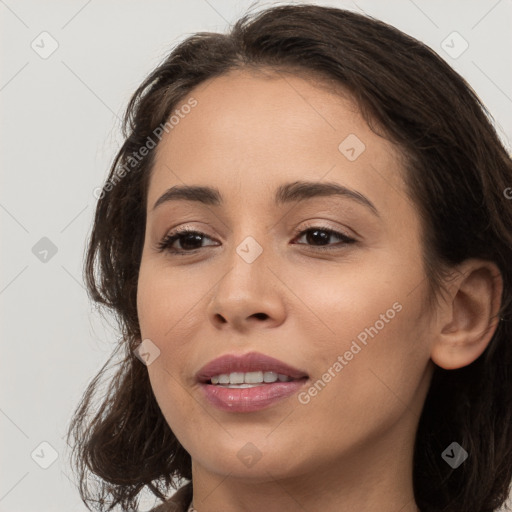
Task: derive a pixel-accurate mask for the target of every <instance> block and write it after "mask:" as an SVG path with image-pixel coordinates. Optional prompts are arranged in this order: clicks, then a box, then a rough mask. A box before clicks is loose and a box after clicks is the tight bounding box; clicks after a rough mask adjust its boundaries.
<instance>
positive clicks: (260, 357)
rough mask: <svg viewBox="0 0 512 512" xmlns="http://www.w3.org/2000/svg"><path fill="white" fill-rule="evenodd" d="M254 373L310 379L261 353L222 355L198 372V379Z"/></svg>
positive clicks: (301, 372)
mask: <svg viewBox="0 0 512 512" xmlns="http://www.w3.org/2000/svg"><path fill="white" fill-rule="evenodd" d="M254 371H263V372H276V373H281V374H283V375H288V376H289V377H291V378H293V379H301V378H303V377H308V374H307V373H305V372H303V371H302V370H299V369H298V368H294V367H293V366H290V365H288V364H286V363H284V362H283V361H280V360H279V359H275V358H273V357H270V356H267V355H265V354H261V353H259V352H249V353H247V354H241V355H240V354H225V355H222V356H220V357H217V358H216V359H213V360H212V361H210V362H209V363H207V364H206V365H204V366H203V367H202V368H201V369H200V370H199V371H198V372H197V374H196V377H197V380H198V381H199V382H208V381H209V380H210V379H211V378H212V377H214V376H215V375H221V374H223V373H224V374H225V373H227V374H229V373H232V372H254Z"/></svg>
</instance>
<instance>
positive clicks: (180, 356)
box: [137, 71, 432, 481]
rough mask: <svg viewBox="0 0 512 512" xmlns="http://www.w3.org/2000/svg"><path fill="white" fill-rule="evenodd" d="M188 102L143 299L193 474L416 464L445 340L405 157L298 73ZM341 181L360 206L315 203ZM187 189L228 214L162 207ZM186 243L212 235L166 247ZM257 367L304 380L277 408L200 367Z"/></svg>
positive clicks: (167, 401)
mask: <svg viewBox="0 0 512 512" xmlns="http://www.w3.org/2000/svg"><path fill="white" fill-rule="evenodd" d="M191 98H193V100H192V99H191ZM195 102H197V103H195ZM187 103H188V104H189V105H192V104H193V105H194V106H193V107H192V108H187V107H185V108H182V106H183V105H185V104H187ZM180 105H181V107H180ZM180 105H178V107H177V110H178V111H179V113H178V114H179V115H177V117H176V118H175V119H174V123H173V128H172V129H171V130H169V133H167V134H165V135H164V137H163V138H162V141H161V143H160V144H159V146H158V147H157V149H156V151H157V154H156V162H155V166H154V168H153V172H152V177H151V180H150V186H149V191H148V207H147V225H146V235H145V242H144V250H143V255H142V262H141V267H140V275H139V282H138V297H137V302H138V313H139V321H140V326H141V332H142V339H143V340H144V339H149V340H151V343H152V344H153V345H154V346H156V347H158V350H159V351H160V353H159V355H158V357H156V358H155V359H154V361H153V360H152V361H151V363H150V364H149V365H148V372H149V377H150V380H151V385H152V387H153V390H154V393H155V396H156V399H157V401H158V404H159V405H160V408H161V410H162V413H163V414H164V416H165V418H166V420H167V422H168V424H169V426H170V428H171V429H172V431H173V432H174V433H175V435H176V436H177V438H178V440H179V441H180V442H181V444H182V445H183V446H184V448H185V449H186V450H187V451H188V452H189V453H190V455H191V456H192V460H193V464H194V471H196V472H203V473H205V474H206V473H208V474H217V475H227V474H230V476H231V477H232V478H234V477H239V478H250V479H252V480H251V481H256V480H257V479H261V480H262V481H263V480H264V479H268V477H269V475H272V477H273V478H278V477H285V476H286V477H293V476H300V475H307V474H310V473H312V472H315V473H317V474H318V473H319V472H321V471H322V470H323V469H325V470H326V471H327V470H328V471H329V472H330V474H332V472H333V469H334V468H337V469H338V472H337V475H338V476H339V475H340V472H342V471H346V472H347V473H346V477H347V478H355V475H356V474H358V471H365V473H366V474H369V473H371V472H375V473H378V472H382V471H383V470H384V471H387V472H390V471H391V472H393V471H395V468H396V467H398V466H396V465H394V464H396V460H397V457H399V458H400V457H401V458H402V459H406V460H407V461H408V462H412V461H410V459H411V458H412V455H411V454H412V446H413V442H414V437H415V429H416V426H417V422H418V416H419V413H420V411H421V408H422V405H423V402H424V398H425V396H426V393H427V390H428V386H429V383H430V377H431V370H432V366H431V365H432V363H431V362H430V346H431V339H429V330H428V322H429V317H428V314H427V311H426V310H425V307H424V303H425V298H426V293H427V280H426V278H425V274H424V270H423V266H422V258H421V239H420V224H419V218H418V215H417V210H416V207H415V205H414V204H413V203H412V202H411V201H410V200H409V199H408V197H407V194H406V191H405V185H404V183H403V180H402V177H401V176H402V173H403V169H402V167H401V164H400V162H399V157H398V154H397V152H396V149H395V148H394V147H393V146H392V145H391V144H390V143H389V142H387V141H386V140H384V139H383V138H381V137H379V136H378V135H376V134H375V133H373V132H372V131H371V130H370V129H369V127H368V126H367V125H366V123H365V122H364V120H363V119H362V117H361V115H360V114H359V112H358V111H357V109H356V108H355V107H354V105H353V104H351V103H350V102H349V101H348V100H347V99H344V98H343V97H341V96H340V95H338V94H335V93H334V92H329V91H328V90H327V89H326V88H325V87H318V86H316V85H315V83H314V82H312V81H310V80H305V79H303V78H300V77H298V76H293V75H290V74H286V75H282V76H278V75H275V74H274V75H272V76H268V77H265V76H263V75H261V74H259V75H256V74H252V73H249V72H247V71H236V72H232V73H230V74H228V75H224V76H222V77H218V78H215V79H212V80H210V81H208V82H205V83H203V84H201V85H200V86H199V87H198V88H196V89H195V90H194V91H193V93H192V94H191V95H190V96H189V97H187V98H186V99H185V100H184V101H183V102H182V103H181V104H180ZM176 119H179V122H176ZM297 182H305V183H306V184H307V185H305V186H304V187H301V188H297V189H296V188H294V187H293V186H292V184H294V183H295V184H296V183H297ZM327 183H329V184H335V185H338V186H339V187H345V188H346V189H348V190H349V191H351V192H346V193H340V194H332V193H331V194H328V193H327V192H328V191H327V192H325V191H324V192H323V193H320V192H321V189H320V188H319V187H317V189H315V188H314V187H315V186H318V185H325V184H327ZM184 186H202V187H210V188H213V189H215V190H216V191H218V194H219V196H220V200H219V201H218V202H214V201H210V202H206V203H205V202H203V201H200V200H199V199H200V198H201V197H202V196H200V195H196V196H195V200H193V199H191V198H188V199H187V198H185V197H183V196H182V197H181V198H176V197H175V198H174V199H170V198H168V200H167V201H163V200H162V201H160V204H159V205H158V206H157V207H154V205H155V203H156V202H157V201H158V199H159V198H161V196H162V195H163V194H164V193H165V192H166V191H168V190H169V189H171V188H172V187H184ZM308 187H312V188H311V189H309V188H308ZM278 190H279V191H280V192H281V194H280V199H281V201H277V202H276V200H275V197H276V193H277V191H278ZM307 190H309V193H305V191H307ZM286 192H288V193H286ZM293 192H297V193H295V194H294V193H293ZM203 199H204V198H203ZM370 205H373V206H370ZM177 228H179V229H183V228H187V229H189V230H193V231H196V232H200V233H201V234H203V235H196V236H195V237H194V236H192V237H188V238H187V237H186V236H182V237H181V238H179V239H177V240H174V242H172V241H171V243H170V244H168V246H167V248H166V249H164V250H159V249H158V244H159V243H161V242H162V240H163V239H164V238H165V237H166V235H169V234H170V235H172V234H174V233H175V230H176V229H177ZM315 228H316V229H315ZM306 229H308V230H309V231H305V230H306ZM326 229H327V230H332V231H334V232H337V233H340V234H341V235H342V236H341V238H340V236H339V235H337V234H332V233H329V231H327V232H326V231H325V230H326ZM304 232H305V233H304ZM301 233H302V234H301ZM345 237H348V239H351V240H352V241H351V242H349V241H347V238H345ZM173 249H175V250H177V251H180V250H181V251H186V250H188V251H189V253H188V254H187V253H183V254H178V253H174V252H172V250H173ZM192 249H194V250H192ZM146 343H147V342H146ZM155 350H156V349H155ZM249 352H259V353H262V354H265V355H267V356H270V357H272V358H275V359H278V360H280V361H282V362H284V363H286V364H288V365H290V366H292V367H295V368H298V369H300V370H301V371H302V372H304V373H305V374H307V379H303V380H302V381H300V382H299V383H298V384H297V383H294V384H293V385H294V386H295V387H293V388H290V389H292V390H293V392H291V394H289V395H288V396H284V397H281V398H280V399H276V400H274V401H271V402H269V403H267V404H266V405H265V404H263V405H262V404H260V405H259V406H258V405H255V403H256V402H255V401H254V400H252V401H251V400H249V402H243V401H242V405H240V402H237V404H238V405H235V406H234V408H233V407H230V406H229V405H226V404H225V405H224V407H222V406H220V405H215V404H214V403H212V402H211V401H210V400H208V399H207V398H206V393H205V389H206V387H207V386H213V385H212V384H204V383H200V382H198V380H197V378H196V374H197V373H198V372H199V370H200V369H201V368H202V367H203V366H204V365H205V364H207V363H208V362H210V361H211V360H213V359H215V358H217V357H219V356H221V355H226V354H230V355H243V354H246V353H249ZM155 353H158V351H156V352H155ZM263 370H265V369H264V368H262V371H263ZM261 386H273V385H272V384H260V387H261ZM274 386H275V385H274ZM210 389H211V388H210ZM252 389H254V388H252ZM266 389H270V388H266ZM216 390H217V391H218V390H219V388H218V387H217V388H216ZM221 391H222V392H223V393H224V395H226V394H229V393H232V397H235V398H236V397H240V396H242V395H243V393H244V392H245V391H244V390H240V389H230V388H223V389H221ZM251 393H254V392H251ZM227 400H228V402H229V397H228V398H227ZM245 403H249V404H250V405H248V406H247V408H245V409H244V408H243V404H245ZM396 471H398V470H396ZM359 476H360V474H359Z"/></svg>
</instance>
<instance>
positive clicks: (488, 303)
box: [431, 259, 503, 370]
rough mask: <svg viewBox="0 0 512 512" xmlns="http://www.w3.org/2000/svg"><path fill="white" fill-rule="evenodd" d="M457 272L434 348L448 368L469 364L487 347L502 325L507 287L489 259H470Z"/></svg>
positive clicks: (434, 357) (435, 356) (437, 361)
mask: <svg viewBox="0 0 512 512" xmlns="http://www.w3.org/2000/svg"><path fill="white" fill-rule="evenodd" d="M454 275H455V277H454V278H453V279H452V280H451V281H450V294H449V297H448V299H447V300H446V302H444V303H443V305H442V306H440V307H442V308H443V311H442V312H441V314H440V315H438V318H439V319H440V321H439V322H438V323H437V324H436V332H435V333H434V334H435V338H434V339H433V344H432V352H431V359H432V361H433V362H434V363H435V364H437V365H438V366H440V367H441V368H444V369H445V370H453V369H456V368H462V367H464V366H467V365H469V364H471V363H472V362H473V361H475V360H476V359H478V357H479V356H480V355H481V354H482V353H483V352H484V351H485V349H486V348H487V346H488V345H489V342H490V341H491V339H492V337H493V335H494V333H495V331H496V328H497V326H498V322H499V316H498V314H499V309H500V305H501V295H502V291H503V279H502V276H501V273H500V271H499V269H498V267H497V266H496V265H495V264H494V263H492V262H489V261H485V260H477V259H471V260H466V261H464V262H463V263H461V265H459V266H458V267H457V269H456V273H455V274H454Z"/></svg>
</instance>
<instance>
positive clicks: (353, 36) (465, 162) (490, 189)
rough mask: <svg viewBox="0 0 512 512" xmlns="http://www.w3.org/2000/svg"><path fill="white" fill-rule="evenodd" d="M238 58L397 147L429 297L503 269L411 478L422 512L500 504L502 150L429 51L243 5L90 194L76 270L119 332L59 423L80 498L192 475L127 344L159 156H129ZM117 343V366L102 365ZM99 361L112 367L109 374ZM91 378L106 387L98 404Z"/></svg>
mask: <svg viewBox="0 0 512 512" xmlns="http://www.w3.org/2000/svg"><path fill="white" fill-rule="evenodd" d="M248 67H251V68H252V69H266V68H272V69H277V70H279V69H282V70H285V69H287V70H295V71H296V72H297V73H298V74H300V73H303V74H304V75H308V74H315V75H317V76H321V77H323V78H324V79H325V81H326V82H327V83H331V84H334V85H336V84H337V85H339V86H340V87H342V88H343V90H345V91H347V92H348V94H349V95H350V96H351V97H353V99H355V100H356V102H357V104H358V105H359V108H360V109H361V112H362V114H363V116H364V117H365V119H366V121H367V122H368V123H369V125H370V126H371V127H372V129H374V130H375V131H379V133H380V134H381V135H383V136H385V137H386V138H387V139H388V140H390V141H392V142H394V143H395V144H397V146H398V147H399V148H400V151H401V154H402V155H403V157H404V162H405V169H406V176H405V179H406V184H407V187H408V191H409V195H410V197H411V200H412V201H413V203H414V204H415V205H416V207H417V208H418V211H419V213H420V215H421V219H422V229H423V253H424V263H425V269H426V274H427V277H428V282H429V284H430V285H431V290H433V291H434V292H435V293H437V292H438V291H439V289H440V287H442V277H443V269H445V268H447V267H449V266H451V265H454V264H458V263H460V262H462V261H464V260H466V259H468V258H473V257H475V258H483V259H486V260H490V261H493V262H495V263H496V264H497V266H498V267H499V269H500V271H501V273H502V278H503V282H504V292H503V296H502V303H501V309H500V316H501V318H502V320H501V321H500V322H499V325H498V327H497V330H496V332H495V334H494V336H493V338H492V340H491V342H490V344H489V346H488V347H487V349H486V350H485V352H484V353H483V354H482V355H481V356H480V357H479V358H478V359H477V360H476V361H475V362H473V363H472V364H470V365H468V366H466V367H464V368H460V369H457V370H443V369H441V368H439V367H437V366H436V368H435V371H434V374H433V378H432V382H431V387H430V390H429V393H428V396H427V398H426V402H425V405H424V409H423V412H422V415H421V418H420V423H419V428H418V431H417V437H416V443H415V451H414V474H413V481H414V493H415V498H416V502H417V504H418V506H419V507H420V508H421V510H422V511H423V512H434V511H435V512H440V511H445V512H461V511H466V512H467V511H474V512H491V511H495V510H497V509H498V508H499V507H500V506H501V505H502V504H503V503H504V501H505V500H506V497H507V495H508V491H509V485H510V482H511V479H512V330H511V322H510V319H511V307H512V302H511V295H512V265H511V262H512V201H511V200H510V199H507V194H506V193H505V191H506V190H507V189H508V190H511V189H510V188H509V187H511V186H512V164H511V159H510V156H509V155H508V154H507V152H506V151H505V149H504V147H503V145H502V143H501V142H500V140H499V137H498V136H497V134H496V131H495V129H494V128H493V124H492V119H491V118H490V115H489V113H488V112H487V110H486V109H485V107H484V106H483V105H482V104H481V102H480V100H479V98H478V97H477V96H476V94H475V93H474V92H473V90H472V89H471V87H470V86H469V85H468V84H467V83H466V82H465V80H464V79H463V78H462V77H461V76H459V75H458V74H457V73H456V72H455V71H453V70H452V68H451V67H450V66H449V65H448V64H446V63H445V62H444V61H443V60H442V59H441V58H440V57H439V56H437V55H436V54H435V53H434V52H433V51H432V50H431V49H429V48H428V47H427V46H426V45H424V44H422V43H421V42H419V41H417V40H415V39H413V38H412V37H409V36H407V35H405V34H404V33H402V32H400V31H399V30H397V29H395V28H393V27H391V26H389V25H387V24H385V23H383V22H381V21H378V20H375V19H372V18H370V17H367V16H363V15H360V14H356V13H354V12H349V11H345V10H341V9H336V8H331V7H320V6H315V5H305V4H302V5H284V6H283V5H281V6H277V7H271V8H269V9H266V10H264V11H262V12H260V13H253V14H246V15H244V16H243V17H242V18H241V19H239V20H238V21H237V22H236V23H235V24H234V25H233V27H232V28H231V29H230V31H229V33H228V34H218V33H198V34H195V35H193V36H191V37H189V38H188V39H186V40H185V41H183V42H182V43H181V44H179V45H178V46H177V47H176V48H174V49H173V51H172V52H171V53H170V54H169V56H168V57H167V58H166V59H165V60H164V61H163V62H162V63H161V65H159V66H158V67H157V68H156V69H155V70H154V71H153V72H152V73H151V74H150V75H149V76H148V77H147V78H146V80H145V81H144V82H143V83H142V84H141V85H140V87H139V88H138V89H137V90H136V92H135V93H134V95H133V97H132V98H131V100H130V102H129V105H128V107H127V110H126V114H125V119H124V125H123V134H124V138H125V142H124V144H123V145H122V147H121V149H120V150H119V152H118V154H117V155H116V157H115V159H114V161H113V164H112V167H111V169H110V175H109V178H108V180H107V182H106V184H105V186H104V188H103V190H102V191H101V193H100V194H99V200H98V203H97V208H96V213H95V219H94V225H93V229H92V232H91V235H90V238H89V240H88V248H87V255H86V261H85V268H84V276H85V280H86V284H87V287H88V293H89V295H90V297H91V298H92V299H93V300H94V301H95V302H96V303H97V304H98V305H101V306H104V307H106V308H107V310H108V311H110V312H112V313H114V315H115V316H116V318H117V320H118V324H119V331H120V337H119V340H118V345H117V348H116V351H115V352H114V354H113V355H112V357H111V358H110V360H109V361H107V363H106V364H105V366H104V367H103V368H102V369H101V371H100V372H99V373H98V375H97V376H96V377H95V378H94V379H93V380H92V381H91V383H90V384H89V386H88V388H87V390H86V391H85V394H84V397H83V399H82V401H81V403H80V404H79V405H78V407H77V409H76V411H75V414H74V416H73V418H72V421H71V424H70V427H69V431H68V443H73V462H74V465H75V467H76V471H77V472H78V475H79V480H80V493H81V496H82V499H83V500H84V502H85V503H86V504H87V505H88V507H89V509H91V508H90V507H91V506H93V505H94V504H96V505H95V507H96V510H112V508H114V506H116V505H121V506H122V508H123V509H124V510H127V509H136V507H137V503H138V497H139V494H140V492H141V490H142V489H143V488H144V487H147V488H149V489H150V490H151V491H152V492H153V493H154V494H155V495H156V496H158V497H159V498H161V499H162V500H164V499H165V497H166V493H167V491H169V490H170V489H172V488H174V486H175V484H174V483H173V479H174V478H176V479H178V480H180V479H188V480H190V479H191V477H192V475H191V459H190V455H189V454H188V453H187V452H186V451H185V450H184V448H183V447H182V446H181V444H180V443H179V441H178V440H177V439H176V437H175V435H174V434H173V432H172V431H171V429H170V428H169V426H168V424H167V423H166V421H165V419H164V417H163V415H162V413H161V411H160V409H159V406H158V404H157V402H156V400H155V397H154V395H153V392H152V389H151V386H150V382H149V378H148V372H147V368H146V367H145V366H144V365H143V364H141V362H140V361H139V360H138V359H137V358H136V357H135V356H134V352H133V351H134V349H135V348H136V347H137V345H138V344H139V343H140V342H141V333H140V328H139V323H138V317H137V307H136V294H137V279H138V270H139V266H140V261H141V253H142V247H143V241H144V232H145V222H146V195H147V189H148V181H149V176H150V171H151V168H152V165H153V159H154V153H155V152H154V151H149V152H147V155H145V156H144V157H140V148H141V147H143V146H144V145H146V146H147V145H148V141H149V139H151V140H153V141H154V143H157V142H158V139H159V136H158V134H160V133H161V128H160V131H159V127H165V126H166V123H167V122H168V119H169V118H170V116H171V115H172V114H173V109H175V108H176V105H177V104H178V103H179V102H180V101H182V100H183V99H184V98H186V97H187V95H189V93H191V91H192V90H193V88H194V87H195V86H197V85H198V84H200V83H201V82H203V81H205V80H207V79H210V78H212V77H216V76H219V75H222V74H224V73H226V72H228V71H230V70H233V69H242V68H248ZM167 127H169V125H167ZM134 155H136V156H137V158H135V157H134ZM434 296H435V295H434ZM119 351H121V353H122V356H121V357H120V359H119V361H118V362H117V363H115V365H113V366H112V365H111V366H110V367H109V363H110V362H111V361H112V360H114V357H117V356H118V353H119ZM109 368H113V369H114V370H115V371H114V375H113V376H108V377H107V369H109ZM102 386H106V389H107V391H106V392H104V393H103V392H102V393H101V396H99V397H98V396H97V395H98V394H99V393H100V390H101V389H102ZM453 441H457V442H458V443H459V444H460V445H462V446H463V447H464V448H465V449H466V451H467V452H469V454H470V457H469V459H468V460H467V461H466V462H465V463H464V464H463V465H462V466H460V467H459V468H457V469H456V470H454V469H452V468H451V467H450V466H449V465H448V464H446V463H445V462H444V460H443V459H442V458H441V454H442V452H443V450H444V449H445V448H446V447H447V446H448V445H450V444H451V443H452V442H453ZM89 476H93V477H95V479H96V482H95V485H93V486H90V485H89V483H88V477H89ZM91 487H92V488H91ZM107 507H108V508H107ZM91 510H92V509H91Z"/></svg>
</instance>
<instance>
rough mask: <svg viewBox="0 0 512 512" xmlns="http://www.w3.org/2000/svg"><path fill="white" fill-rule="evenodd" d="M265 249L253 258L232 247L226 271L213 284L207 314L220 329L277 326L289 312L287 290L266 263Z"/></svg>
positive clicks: (242, 329)
mask: <svg viewBox="0 0 512 512" xmlns="http://www.w3.org/2000/svg"><path fill="white" fill-rule="evenodd" d="M265 256H266V254H265V250H264V251H263V252H262V253H261V254H260V255H259V256H258V257H257V258H256V259H255V260H254V261H251V262H249V261H250V260H248V259H244V258H243V257H242V256H240V254H239V253H237V252H236V251H235V250H233V253H232V254H230V256H229V258H228V259H227V262H226V272H225V273H224V276H223V277H222V278H221V279H220V281H219V282H218V283H217V285H216V286H215V287H214V290H213V296H212V299H211V301H210V303H209V305H208V317H209V320H210V321H211V322H212V323H213V325H214V326H215V328H217V329H230V328H231V329H235V330H237V331H238V332H246V331H247V330H250V329H251V328H269V327H277V326H279V325H280V324H282V323H283V322H284V318H285V315H286V305H285V297H284V295H285V289H286V287H284V286H283V284H282V283H281V281H280V280H279V279H278V278H277V277H276V271H275V269H271V268H269V267H268V265H267V261H266V260H267V258H265Z"/></svg>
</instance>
